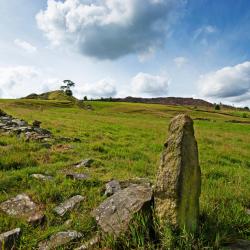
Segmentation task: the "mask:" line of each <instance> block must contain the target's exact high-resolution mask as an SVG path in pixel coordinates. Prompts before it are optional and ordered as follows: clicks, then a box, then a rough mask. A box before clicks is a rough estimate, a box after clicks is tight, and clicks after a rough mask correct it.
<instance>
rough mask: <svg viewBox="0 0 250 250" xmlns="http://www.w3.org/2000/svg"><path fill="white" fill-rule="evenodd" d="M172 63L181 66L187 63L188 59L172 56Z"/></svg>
mask: <svg viewBox="0 0 250 250" xmlns="http://www.w3.org/2000/svg"><path fill="white" fill-rule="evenodd" d="M174 63H175V65H176V66H177V67H178V68H181V67H182V66H184V65H185V64H187V63H188V59H187V58H186V57H182V56H180V57H176V58H174Z"/></svg>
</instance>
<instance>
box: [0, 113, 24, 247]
mask: <svg viewBox="0 0 250 250" xmlns="http://www.w3.org/2000/svg"><path fill="white" fill-rule="evenodd" d="M0 112H1V110H0ZM20 233H21V229H20V228H16V229H13V230H11V231H8V232H5V233H2V234H0V249H5V250H11V249H15V248H16V242H17V241H18V240H19V237H20Z"/></svg>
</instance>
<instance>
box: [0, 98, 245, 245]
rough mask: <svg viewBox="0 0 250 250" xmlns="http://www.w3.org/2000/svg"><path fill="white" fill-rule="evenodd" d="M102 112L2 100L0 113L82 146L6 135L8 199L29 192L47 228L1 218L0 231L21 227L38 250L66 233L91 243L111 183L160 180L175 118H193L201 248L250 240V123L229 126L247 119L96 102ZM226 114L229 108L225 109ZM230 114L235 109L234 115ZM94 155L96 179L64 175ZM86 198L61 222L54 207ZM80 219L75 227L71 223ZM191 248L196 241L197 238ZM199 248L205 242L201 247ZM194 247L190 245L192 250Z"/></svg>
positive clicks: (4, 194)
mask: <svg viewBox="0 0 250 250" xmlns="http://www.w3.org/2000/svg"><path fill="white" fill-rule="evenodd" d="M91 105H93V107H94V109H95V110H94V111H87V110H82V109H79V108H77V107H72V106H71V104H70V103H68V102H57V101H41V100H15V101H13V100H0V108H2V109H4V110H5V111H6V112H8V113H10V114H12V115H13V116H16V117H19V118H23V119H25V120H28V121H30V122H31V121H32V120H35V119H37V120H40V121H42V122H43V123H42V126H43V127H44V128H47V129H50V130H51V131H52V132H53V133H54V134H55V135H57V136H68V137H71V136H72V137H79V138H80V139H81V140H82V142H81V143H63V144H68V145H71V146H73V149H66V150H61V149H60V148H59V147H58V146H56V145H54V146H53V147H52V149H47V148H46V147H44V146H43V145H42V144H40V143H34V142H33V143H25V142H24V141H22V140H21V139H18V138H15V137H8V136H1V137H0V155H1V158H0V202H1V201H4V200H6V199H7V198H10V197H12V196H14V195H16V194H18V193H22V192H25V193H27V194H29V195H30V196H31V197H32V198H33V199H34V200H35V201H37V202H38V203H42V204H44V207H45V211H46V215H47V218H48V219H47V222H46V225H45V228H43V229H41V228H40V227H36V228H33V227H31V226H28V225H27V224H26V223H25V222H24V221H20V220H15V219H13V218H9V217H8V216H6V215H4V214H1V213H0V232H2V231H5V230H9V229H12V228H14V227H17V226H20V227H21V228H22V229H23V234H22V239H21V249H30V248H32V247H35V246H36V245H37V243H38V242H39V241H40V240H43V239H45V238H46V237H48V236H49V235H50V234H51V233H53V232H57V231H60V230H65V229H69V228H70V229H76V230H80V231H81V232H82V233H83V234H84V235H85V236H86V237H85V239H87V238H89V237H90V236H91V234H92V232H93V231H94V230H95V223H94V222H93V220H92V218H91V217H90V215H89V213H90V211H91V210H92V208H93V207H95V206H97V205H98V204H99V203H100V202H101V200H103V199H104V197H102V195H101V194H100V193H101V190H102V187H103V183H104V182H105V181H108V180H109V179H110V178H118V179H129V178H134V177H148V178H150V179H151V180H154V178H155V173H156V169H157V166H158V164H159V160H160V154H161V151H162V146H163V143H164V141H165V139H166V136H167V127H168V123H169V121H170V119H171V118H172V117H173V116H174V115H176V114H178V113H183V112H185V113H189V114H190V115H191V116H192V117H193V118H196V117H204V118H210V119H212V120H214V121H215V122H212V121H210V122H209V121H195V133H196V138H197V140H198V146H199V154H200V165H201V169H202V195H201V220H202V223H201V233H200V240H199V243H198V244H199V245H200V247H201V246H210V247H213V248H216V247H218V246H219V245H220V244H222V243H223V242H226V241H228V240H232V239H234V238H249V233H250V232H249V225H250V219H249V215H246V212H245V209H246V207H248V208H249V207H250V178H249V168H250V156H249V152H250V125H249V124H233V123H225V120H232V119H237V120H245V121H250V119H249V118H241V117H240V116H241V114H239V113H237V112H236V113H233V114H231V115H233V116H228V115H225V114H220V113H210V112H203V111H195V110H192V109H190V108H187V107H174V106H162V105H150V104H148V105H146V104H130V103H101V102H91ZM224 112H226V111H224ZM226 113H230V112H226ZM88 157H91V158H94V159H96V162H95V164H94V166H93V167H91V168H90V169H86V170H85V169H84V170H79V171H80V172H81V171H82V172H84V173H88V174H89V175H90V176H91V179H90V180H88V181H80V182H79V181H72V180H66V179H65V177H64V175H63V173H62V170H63V169H65V168H67V167H69V166H70V165H71V164H72V163H75V162H77V161H79V160H81V159H83V158H88ZM32 173H45V174H50V175H53V176H55V180H54V181H51V182H46V183H43V182H41V181H37V180H34V179H31V178H30V177H29V175H30V174H32ZM75 194H83V195H84V196H86V201H85V202H84V203H83V204H82V206H81V207H80V208H79V209H78V210H75V211H73V212H72V213H70V214H68V215H66V216H65V217H64V218H62V219H61V218H57V217H56V216H55V215H54V214H53V212H52V208H53V207H54V206H56V205H57V204H58V203H59V202H61V201H63V200H65V199H66V198H68V197H70V196H72V195H75ZM67 219H72V220H73V222H72V226H70V227H68V226H66V225H64V224H63V223H64V222H65V221H66V220H67ZM183 244H191V243H190V241H188V242H186V243H185V242H184V243H183ZM196 244H197V243H196ZM184 248H185V249H188V246H187V245H186V246H185V247H184Z"/></svg>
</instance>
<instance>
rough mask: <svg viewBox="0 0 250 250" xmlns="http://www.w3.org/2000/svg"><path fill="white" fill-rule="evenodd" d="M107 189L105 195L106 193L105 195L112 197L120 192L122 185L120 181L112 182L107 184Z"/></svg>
mask: <svg viewBox="0 0 250 250" xmlns="http://www.w3.org/2000/svg"><path fill="white" fill-rule="evenodd" d="M105 188H106V190H105V193H104V194H105V195H106V196H111V195H113V194H114V193H116V192H118V191H119V190H121V186H120V183H119V181H117V180H112V181H110V182H108V183H106V185H105Z"/></svg>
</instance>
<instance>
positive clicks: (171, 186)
mask: <svg viewBox="0 0 250 250" xmlns="http://www.w3.org/2000/svg"><path fill="white" fill-rule="evenodd" d="M200 192H201V170H200V166H199V160H198V147H197V142H196V140H195V136H194V129H193V121H192V119H191V118H190V117H189V116H187V115H178V116H176V117H174V118H173V119H172V120H171V122H170V125H169V138H168V140H167V142H166V143H165V148H164V151H163V154H162V159H161V164H160V167H159V169H158V174H157V182H156V187H155V195H154V198H155V211H156V215H157V216H158V217H159V221H160V223H161V224H162V225H166V223H170V224H172V225H173V226H175V227H180V228H185V229H186V230H187V231H188V232H195V231H196V229H197V226H198V218H199V196H200Z"/></svg>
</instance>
